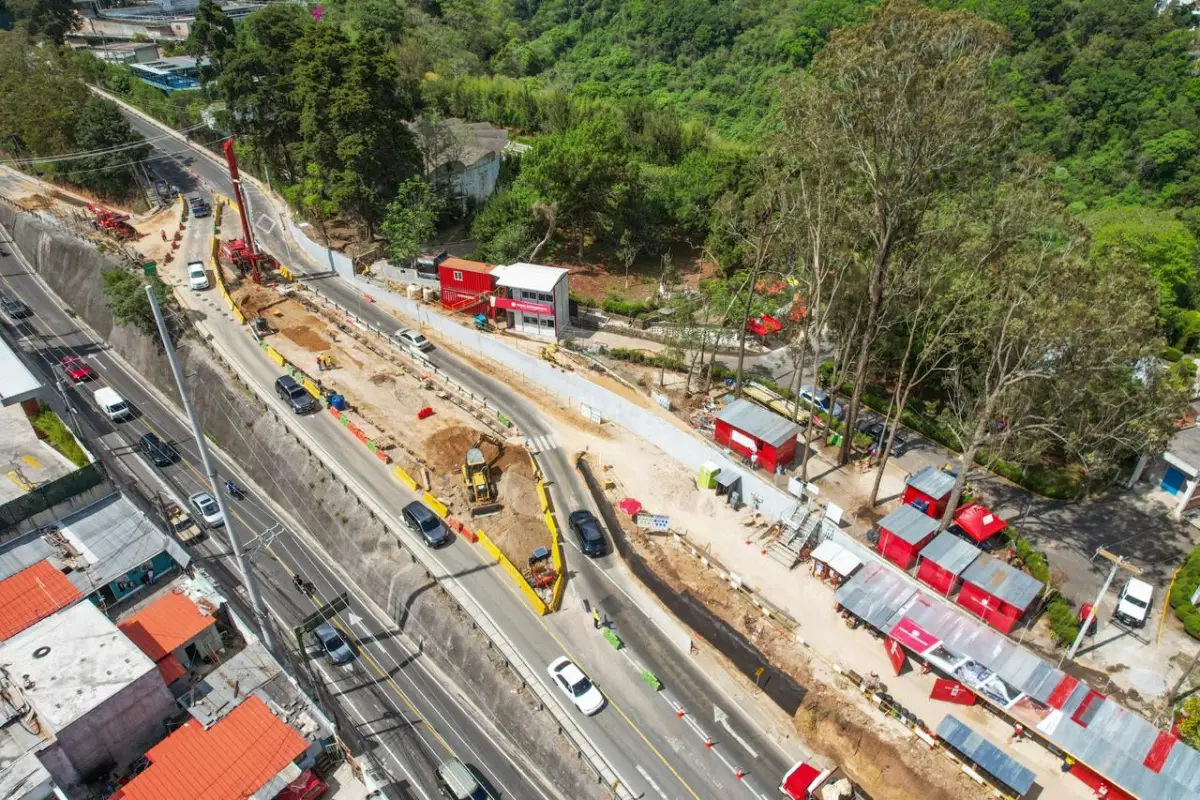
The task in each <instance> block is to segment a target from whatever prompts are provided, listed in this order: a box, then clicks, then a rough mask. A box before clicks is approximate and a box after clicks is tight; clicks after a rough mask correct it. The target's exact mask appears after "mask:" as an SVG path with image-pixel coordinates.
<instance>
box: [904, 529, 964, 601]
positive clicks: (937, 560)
mask: <svg viewBox="0 0 1200 800" xmlns="http://www.w3.org/2000/svg"><path fill="white" fill-rule="evenodd" d="M978 557H979V548H978V547H975V546H974V545H972V544H971V543H970V542H965V541H963V540H962V539H960V538H958V537H957V536H955V535H954V534H952V533H949V532H947V531H942V532H941V533H939V534H938V535H937V538H935V539H934V540H933V541H932V542H930V543H929V544H927V545H926V546H925V549H924V550H922V551H921V566H920V567H918V568H917V580H919V581H921V583H924V584H925V585H926V586H929V587H930V588H932V589H933V590H934V591H936V592H937V593H938V594H940V595H942V596H943V597H949V596H950V595H952V594H954V590H955V589H957V588H958V582H959V576H960V575H962V572H963V570H965V569H966V568H967V567H969V566H971V562H972V561H974V560H975V559H976V558H978Z"/></svg>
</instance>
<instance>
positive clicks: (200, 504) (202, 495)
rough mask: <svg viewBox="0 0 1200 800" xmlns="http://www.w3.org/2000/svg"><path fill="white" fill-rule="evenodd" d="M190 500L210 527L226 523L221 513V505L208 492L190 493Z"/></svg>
mask: <svg viewBox="0 0 1200 800" xmlns="http://www.w3.org/2000/svg"><path fill="white" fill-rule="evenodd" d="M188 502H189V503H191V504H192V508H194V509H196V513H197V514H199V515H200V519H202V520H204V523H205V524H206V525H208V526H209V527H211V528H219V527H221V526H222V525H224V524H225V517H223V516H222V515H221V507H220V506H218V505H217V501H216V500H214V499H213V496H212V495H211V494H209V493H208V492H196V493H195V494H193V495H189V496H188Z"/></svg>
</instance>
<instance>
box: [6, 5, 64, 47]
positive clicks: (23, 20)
mask: <svg viewBox="0 0 1200 800" xmlns="http://www.w3.org/2000/svg"><path fill="white" fill-rule="evenodd" d="M6 2H7V5H8V8H9V10H10V11H11V12H12V14H13V18H14V19H15V20H16V22H17V25H18V26H19V27H20V28H23V29H24V31H25V32H26V33H27V34H28V35H29V36H30V37H31V38H35V39H46V40H48V41H51V42H53V43H55V44H62V43H63V41H64V40H65V39H66V37H67V34H68V33H70V32H71V31H73V30H75V29H76V28H78V27H79V14H78V13H77V12H76V11H75V5H74V3H72V2H71V0H6Z"/></svg>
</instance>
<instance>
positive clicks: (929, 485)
mask: <svg viewBox="0 0 1200 800" xmlns="http://www.w3.org/2000/svg"><path fill="white" fill-rule="evenodd" d="M905 483H907V484H908V485H909V486H911V487H913V488H914V489H916V490H917V491H918V492H924V493H925V494H927V495H929V496H930V497H933V498H935V499H938V498H942V497H945V496H947V495H948V494H950V492H951V491H952V490H953V489H954V476H953V475H951V474H950V473H949V472H942V471H941V470H940V469H937V468H936V467H924V468H922V469H919V470H917V471H916V472H914V473H913V474H912V475H909V476H908V480H906V481H905Z"/></svg>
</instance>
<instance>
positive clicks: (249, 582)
mask: <svg viewBox="0 0 1200 800" xmlns="http://www.w3.org/2000/svg"><path fill="white" fill-rule="evenodd" d="M146 296H147V297H148V298H150V308H151V309H153V311H154V321H155V322H156V323H157V324H158V333H159V336H161V337H162V341H163V349H164V350H165V351H166V353H167V361H169V362H170V364H171V373H172V374H173V375H174V376H175V385H176V386H177V387H178V388H179V397H180V398H181V399H182V400H183V408H184V410H185V411H187V415H188V422H189V423H191V426H192V434H193V435H194V436H195V437H196V449H197V450H199V451H200V461H201V463H202V464H203V466H204V474H205V476H206V477H207V478H208V485H209V487H210V488H211V489H212V495H213V498H214V499H215V500H216V501H217V508H218V509H220V511H221V518H222V519H224V520H225V533H226V534H227V535H228V537H229V547H230V549H231V550H233V557H234V560H235V561H237V567H238V571H239V572H241V573H242V584H243V585H244V586H245V587H246V593H247V594H248V595H250V606H251V608H252V609H253V610H254V616H255V619H256V621H257V623H258V630H259V633H261V634H262V638H263V642H264V643H265V644H266V646H267V649H268V650H270V651H271V653H272V654H273V655H275V656H276V657H279V655H280V650H279V643H278V642H277V641H276V639H275V631H274V629H273V628H272V627H271V623H270V620H268V618H267V612H266V606H265V605H264V604H263V599H262V594H260V593H259V591H258V583H257V582H256V580H255V578H254V574H253V573H251V572H250V566H249V564H248V563H247V562H246V556H245V554H244V553H243V552H242V543H241V541H240V540H239V539H238V536H237V531H235V530H234V527H233V516H232V515H230V513H229V509H228V508H226V506H225V494H224V493H223V492H222V491H221V490H220V488H219V487H218V486H217V471H216V469H215V468H214V467H213V463H212V459H211V458H209V455H208V442H207V441H206V440H205V438H204V430H203V429H202V428H201V427H200V418H199V417H198V416H197V415H196V407H195V406H194V405H192V399H191V396H190V395H189V394H188V390H187V380H186V379H185V378H184V377H183V370H182V369H180V367H179V359H177V358H176V356H175V345H174V343H173V342H172V341H171V333H170V331H168V330H167V322H166V320H165V319H163V314H162V309H160V308H159V307H158V298H156V297H155V296H154V287H153V286H149V285H148V286H146Z"/></svg>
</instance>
